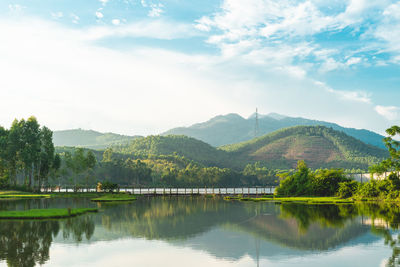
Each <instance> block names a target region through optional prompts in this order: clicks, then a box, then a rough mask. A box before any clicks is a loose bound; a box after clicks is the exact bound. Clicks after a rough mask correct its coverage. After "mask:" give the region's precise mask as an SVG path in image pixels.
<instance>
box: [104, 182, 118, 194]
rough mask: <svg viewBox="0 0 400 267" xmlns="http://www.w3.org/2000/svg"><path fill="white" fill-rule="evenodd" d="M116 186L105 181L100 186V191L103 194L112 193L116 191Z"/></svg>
mask: <svg viewBox="0 0 400 267" xmlns="http://www.w3.org/2000/svg"><path fill="white" fill-rule="evenodd" d="M118 187H119V186H118V184H114V183H111V182H109V181H105V182H104V183H102V184H101V190H104V191H105V192H113V191H114V190H116V189H118Z"/></svg>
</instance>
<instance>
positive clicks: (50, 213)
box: [0, 208, 98, 219]
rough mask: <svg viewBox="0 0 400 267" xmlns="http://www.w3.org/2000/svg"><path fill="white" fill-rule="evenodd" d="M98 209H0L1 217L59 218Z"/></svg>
mask: <svg viewBox="0 0 400 267" xmlns="http://www.w3.org/2000/svg"><path fill="white" fill-rule="evenodd" d="M97 211H98V209H87V208H85V209H32V210H17V211H0V219H59V218H68V217H74V216H77V215H81V214H84V213H86V212H97Z"/></svg>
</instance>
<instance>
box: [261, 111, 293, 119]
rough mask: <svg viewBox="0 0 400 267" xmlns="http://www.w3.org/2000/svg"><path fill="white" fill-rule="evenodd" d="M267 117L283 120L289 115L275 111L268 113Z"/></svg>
mask: <svg viewBox="0 0 400 267" xmlns="http://www.w3.org/2000/svg"><path fill="white" fill-rule="evenodd" d="M266 117H270V118H273V119H275V120H283V119H286V118H288V116H285V115H282V114H278V113H274V112H272V113H269V114H267V115H266Z"/></svg>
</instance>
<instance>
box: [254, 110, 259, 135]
mask: <svg viewBox="0 0 400 267" xmlns="http://www.w3.org/2000/svg"><path fill="white" fill-rule="evenodd" d="M258 131H259V127H258V109H257V108H256V124H255V126H254V137H257V136H258Z"/></svg>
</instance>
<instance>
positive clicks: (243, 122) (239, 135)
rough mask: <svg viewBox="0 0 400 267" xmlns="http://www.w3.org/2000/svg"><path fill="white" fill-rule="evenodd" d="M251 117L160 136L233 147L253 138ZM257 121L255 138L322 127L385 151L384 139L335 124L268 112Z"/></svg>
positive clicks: (227, 117)
mask: <svg viewBox="0 0 400 267" xmlns="http://www.w3.org/2000/svg"><path fill="white" fill-rule="evenodd" d="M254 117H255V113H253V114H252V115H251V116H250V117H248V118H243V117H241V116H240V115H238V114H235V113H230V114H226V115H220V116H216V117H214V118H211V119H210V120H208V121H206V122H202V123H198V124H194V125H192V126H190V127H179V128H174V129H171V130H169V131H167V132H165V133H163V135H166V134H182V135H187V136H191V137H194V138H196V139H199V140H202V141H204V142H206V143H208V144H211V145H213V146H216V147H218V146H223V145H228V144H234V143H238V142H242V141H246V140H250V139H252V138H254V131H255V127H256V124H255V120H254ZM258 118H259V120H258V127H259V135H264V134H268V133H272V132H273V131H276V130H279V129H284V128H287V127H293V126H300V125H303V126H316V125H322V126H327V127H331V128H333V129H335V130H338V131H342V132H344V133H346V134H348V135H350V136H353V137H355V138H357V139H359V140H361V141H363V142H365V143H367V144H371V145H374V146H377V147H380V148H385V146H384V144H383V142H382V139H383V138H384V137H383V136H382V135H379V134H377V133H374V132H371V131H368V130H363V129H353V128H345V127H341V126H340V125H338V124H336V123H331V122H326V121H317V120H310V119H306V118H295V117H289V116H285V115H282V114H278V113H269V114H267V115H263V114H259V116H258Z"/></svg>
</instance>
